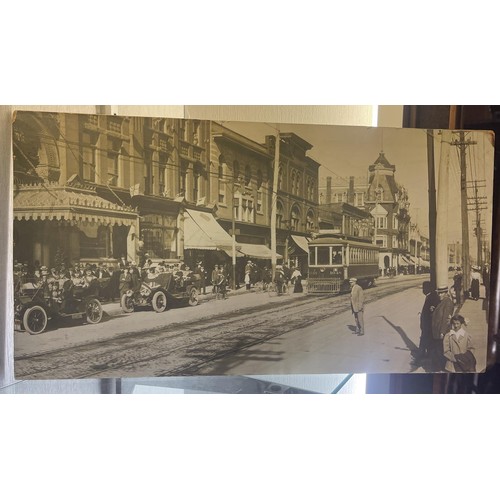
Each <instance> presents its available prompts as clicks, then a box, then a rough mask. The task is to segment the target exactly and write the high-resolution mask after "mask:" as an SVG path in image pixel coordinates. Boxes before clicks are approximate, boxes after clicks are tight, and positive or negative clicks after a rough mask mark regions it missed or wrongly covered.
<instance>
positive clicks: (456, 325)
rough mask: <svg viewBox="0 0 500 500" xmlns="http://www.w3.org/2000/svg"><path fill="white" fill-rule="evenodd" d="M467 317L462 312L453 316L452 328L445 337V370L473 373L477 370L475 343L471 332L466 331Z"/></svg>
mask: <svg viewBox="0 0 500 500" xmlns="http://www.w3.org/2000/svg"><path fill="white" fill-rule="evenodd" d="M465 324H466V323H465V319H464V317H463V316H461V315H460V314H457V315H455V316H453V317H452V318H451V330H450V331H449V332H448V333H447V334H446V335H445V336H444V339H443V354H444V357H445V358H446V365H445V370H446V371H447V372H451V373H457V372H458V373H471V372H472V373H473V372H475V371H476V358H475V356H474V345H473V343H472V337H471V335H470V333H469V332H467V331H465V329H464V326H465Z"/></svg>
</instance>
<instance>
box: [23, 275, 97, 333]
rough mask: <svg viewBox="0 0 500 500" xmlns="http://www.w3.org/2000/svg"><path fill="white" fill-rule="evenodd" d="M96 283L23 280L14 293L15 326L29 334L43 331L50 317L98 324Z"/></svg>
mask: <svg viewBox="0 0 500 500" xmlns="http://www.w3.org/2000/svg"><path fill="white" fill-rule="evenodd" d="M97 287H98V284H97V282H95V283H93V284H91V285H90V286H74V285H73V284H72V283H71V280H68V279H64V280H63V279H61V280H53V281H51V282H42V283H40V284H36V283H31V282H27V283H23V284H21V285H19V286H18V287H16V293H15V295H14V311H15V314H14V319H15V328H16V329H18V330H25V331H27V332H28V333H30V334H31V335H38V334H40V333H43V332H44V331H45V329H46V328H47V324H48V321H49V320H55V319H62V318H71V319H83V320H84V321H86V322H87V323H99V322H100V321H101V319H102V316H103V311H102V306H101V303H100V301H99V299H98V298H97V295H98V290H97Z"/></svg>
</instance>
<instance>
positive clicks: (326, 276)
mask: <svg viewBox="0 0 500 500" xmlns="http://www.w3.org/2000/svg"><path fill="white" fill-rule="evenodd" d="M378 263H379V247H378V246H375V245H372V244H371V243H366V242H362V241H356V240H354V239H349V238H340V237H332V236H323V237H321V236H320V237H318V238H316V239H314V240H311V241H310V242H309V273H308V278H307V291H308V293H341V292H346V291H348V290H349V289H350V287H349V279H350V278H357V280H358V283H359V284H360V285H361V286H362V287H363V288H368V287H370V286H372V285H373V284H374V283H375V279H376V278H377V277H378V276H379V267H378Z"/></svg>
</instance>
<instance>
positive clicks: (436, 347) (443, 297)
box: [431, 286, 454, 372]
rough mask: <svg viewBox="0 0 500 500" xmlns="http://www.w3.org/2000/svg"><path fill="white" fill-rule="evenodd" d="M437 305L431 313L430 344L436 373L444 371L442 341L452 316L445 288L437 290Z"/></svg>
mask: <svg viewBox="0 0 500 500" xmlns="http://www.w3.org/2000/svg"><path fill="white" fill-rule="evenodd" d="M437 293H438V295H439V304H438V305H437V306H436V308H435V309H434V312H433V313H432V321H431V325H432V343H431V360H432V369H433V371H436V372H441V371H443V370H444V365H445V361H446V359H445V357H444V354H443V339H444V336H445V335H446V334H447V333H448V332H449V331H450V320H451V317H452V316H453V310H454V306H453V301H452V300H451V298H450V296H449V294H448V287H447V286H440V287H438V289H437Z"/></svg>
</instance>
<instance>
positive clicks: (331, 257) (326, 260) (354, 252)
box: [309, 245, 378, 266]
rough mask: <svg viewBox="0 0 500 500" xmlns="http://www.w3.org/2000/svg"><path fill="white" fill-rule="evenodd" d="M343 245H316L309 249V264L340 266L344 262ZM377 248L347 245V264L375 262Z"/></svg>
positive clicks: (376, 259) (376, 260) (376, 261)
mask: <svg viewBox="0 0 500 500" xmlns="http://www.w3.org/2000/svg"><path fill="white" fill-rule="evenodd" d="M345 251H346V249H345V247H343V246H342V245H332V246H317V247H311V248H310V249H309V265H311V266H341V265H344V264H346V256H345ZM377 263H378V250H376V249H372V248H357V247H349V264H350V265H351V264H377Z"/></svg>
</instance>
